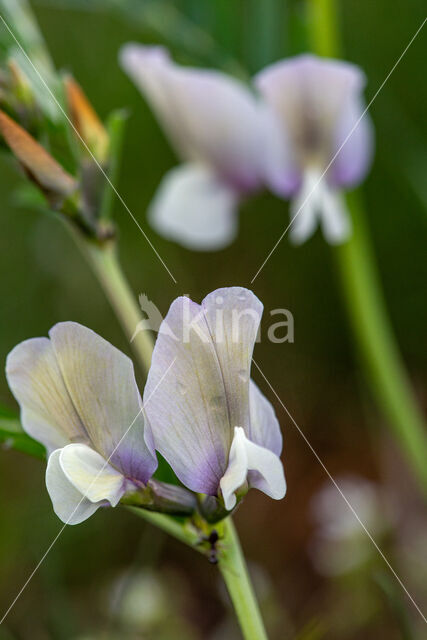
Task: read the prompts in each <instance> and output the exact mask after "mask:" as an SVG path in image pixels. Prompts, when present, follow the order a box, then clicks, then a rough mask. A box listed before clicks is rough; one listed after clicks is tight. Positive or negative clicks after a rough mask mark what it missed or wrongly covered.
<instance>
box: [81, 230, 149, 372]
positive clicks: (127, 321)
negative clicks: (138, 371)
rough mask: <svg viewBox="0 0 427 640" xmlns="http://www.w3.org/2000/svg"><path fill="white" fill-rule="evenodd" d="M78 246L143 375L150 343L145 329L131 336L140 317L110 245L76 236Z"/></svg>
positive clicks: (112, 245) (147, 360)
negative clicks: (107, 301) (118, 322)
mask: <svg viewBox="0 0 427 640" xmlns="http://www.w3.org/2000/svg"><path fill="white" fill-rule="evenodd" d="M78 244H79V245H80V247H81V248H82V250H83V253H84V255H85V256H86V257H87V259H88V261H89V264H90V265H91V267H92V269H93V270H94V272H95V275H96V276H97V278H98V280H99V282H100V284H101V286H102V288H103V290H104V293H105V295H106V296H107V298H108V300H109V301H110V304H111V306H112V307H113V309H114V311H115V313H116V316H117V318H118V319H119V321H120V323H121V325H122V327H123V330H124V332H125V334H126V336H127V338H128V339H129V341H131V344H132V347H133V350H134V352H135V355H136V356H137V358H138V361H139V364H140V365H141V367H142V369H143V371H144V372H145V373H146V374H147V373H148V370H149V368H150V364H151V355H152V352H153V340H152V338H151V335H150V334H149V333H148V332H147V331H146V330H142V331H138V332H136V334H135V331H136V329H137V326H138V323H139V322H141V320H142V315H141V311H140V309H139V307H138V304H137V302H136V300H135V297H134V295H133V292H132V290H131V288H130V286H129V283H128V281H127V280H126V278H125V276H124V274H123V271H122V269H121V266H120V263H119V260H118V257H117V251H116V247H115V245H114V243H106V244H103V245H100V244H98V243H96V242H94V241H91V240H88V239H86V238H84V237H82V236H81V235H79V236H78Z"/></svg>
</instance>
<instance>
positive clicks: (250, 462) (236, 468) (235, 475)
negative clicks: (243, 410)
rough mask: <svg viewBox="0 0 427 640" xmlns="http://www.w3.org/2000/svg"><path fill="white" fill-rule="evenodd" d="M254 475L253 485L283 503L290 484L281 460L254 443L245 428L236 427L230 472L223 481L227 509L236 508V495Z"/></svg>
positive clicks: (229, 466) (230, 459)
mask: <svg viewBox="0 0 427 640" xmlns="http://www.w3.org/2000/svg"><path fill="white" fill-rule="evenodd" d="M250 472H252V474H253V480H251V479H250V484H251V485H252V486H254V487H256V488H258V489H260V490H261V491H263V492H264V493H265V494H266V495H268V496H270V497H271V498H274V499H275V500H280V499H281V498H283V497H284V495H285V493H286V481H285V476H284V472H283V465H282V463H281V460H280V458H279V457H278V456H277V455H276V454H275V453H273V452H272V451H270V450H269V449H265V448H264V447H260V446H259V445H257V444H255V443H253V442H251V441H250V440H248V438H247V437H246V435H245V431H244V429H243V428H242V427H235V429H234V438H233V443H232V445H231V449H230V457H229V463H228V467H227V470H226V472H225V474H224V475H223V477H222V478H221V481H220V487H221V491H222V495H223V498H224V504H225V508H226V509H228V510H231V509H233V508H234V506H235V504H236V495H235V492H236V491H237V490H238V489H239V488H240V487H241V486H242V485H243V484H244V483H245V482H246V479H247V478H248V474H249V473H250Z"/></svg>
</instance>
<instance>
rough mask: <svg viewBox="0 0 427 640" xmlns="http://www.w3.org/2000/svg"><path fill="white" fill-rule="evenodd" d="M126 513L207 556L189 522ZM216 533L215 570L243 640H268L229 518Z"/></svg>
mask: <svg viewBox="0 0 427 640" xmlns="http://www.w3.org/2000/svg"><path fill="white" fill-rule="evenodd" d="M128 509H129V511H132V513H134V514H135V515H137V516H139V517H140V518H143V519H144V520H146V521H147V522H149V523H150V524H153V525H154V526H156V527H159V528H160V529H162V530H163V531H165V532H166V533H168V534H170V535H171V536H173V537H174V538H177V539H178V540H180V541H181V542H184V543H185V544H187V545H189V546H190V547H192V548H193V549H195V550H196V551H199V552H200V553H205V554H206V553H207V552H209V550H210V549H209V547H207V546H206V545H203V544H201V542H202V538H201V535H202V532H200V533H199V532H198V530H197V528H196V527H195V526H191V524H188V522H184V523H182V522H181V521H180V520H177V519H176V518H171V517H170V516H167V515H164V514H161V513H153V512H151V511H146V510H145V509H138V508H135V507H128ZM215 529H216V530H217V531H218V534H219V537H220V538H219V542H218V543H217V544H218V568H219V570H220V572H221V575H222V577H223V579H224V582H225V584H226V585H227V589H228V593H229V594H230V598H231V601H232V603H233V606H234V609H235V611H236V615H237V619H238V621H239V624H240V628H241V630H242V634H243V637H244V638H245V640H267V634H266V631H265V628H264V623H263V621H262V618H261V613H260V611H259V607H258V603H257V600H256V598H255V594H254V590H253V588H252V584H251V580H250V577H249V573H248V569H247V567H246V562H245V558H244V555H243V552H242V549H241V546H240V541H239V538H238V535H237V531H236V529H235V527H234V524H233V520H232V519H231V517H228V518H227V519H226V520H222V521H221V522H219V523H217V524H216V525H215Z"/></svg>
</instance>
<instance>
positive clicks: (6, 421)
mask: <svg viewBox="0 0 427 640" xmlns="http://www.w3.org/2000/svg"><path fill="white" fill-rule="evenodd" d="M0 448H1V449H3V450H5V449H6V450H7V449H14V450H16V451H21V452H22V453H27V454H28V455H31V456H34V457H35V458H40V459H42V460H43V459H44V458H45V457H46V450H45V448H44V447H43V446H42V445H41V444H40V443H39V442H37V441H36V440H33V438H30V436H29V435H27V434H26V433H25V431H23V429H22V427H21V423H20V421H19V418H18V417H17V415H16V414H15V413H13V412H12V411H10V410H9V409H5V408H4V407H0Z"/></svg>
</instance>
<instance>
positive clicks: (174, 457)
mask: <svg viewBox="0 0 427 640" xmlns="http://www.w3.org/2000/svg"><path fill="white" fill-rule="evenodd" d="M262 309H263V307H262V304H261V302H260V301H259V300H258V298H257V297H256V296H255V295H254V294H253V293H252V292H251V291H248V290H247V289H243V288H241V287H231V288H226V289H218V290H216V291H214V292H213V293H211V294H209V295H208V296H207V297H206V298H205V299H204V300H203V302H202V304H201V305H198V304H196V303H195V302H192V301H191V300H190V299H189V298H185V297H181V298H177V299H176V300H175V301H174V302H173V304H172V305H171V307H170V309H169V312H168V314H167V316H166V318H165V320H164V321H163V323H162V326H161V328H160V332H159V335H158V338H157V342H156V346H155V348H154V353H153V359H152V364H151V369H150V372H149V375H148V379H147V384H146V387H145V391H144V398H145V397H146V396H151V394H152V392H153V390H154V389H156V388H157V391H156V393H155V394H154V395H153V396H152V398H151V400H150V403H149V404H148V405H147V407H146V411H147V417H148V420H149V422H150V425H151V428H152V431H153V436H154V442H155V446H156V449H157V450H158V451H160V453H161V454H162V455H163V456H164V457H165V458H166V460H167V461H168V462H169V464H170V465H171V467H172V468H173V470H174V471H175V473H176V475H177V476H178V478H179V479H180V480H181V482H182V483H183V484H184V485H185V486H187V487H188V488H189V489H191V490H193V491H197V492H199V493H204V494H208V495H210V496H218V495H219V496H220V495H221V494H222V498H223V500H224V504H225V507H226V509H228V510H230V509H232V508H233V507H234V506H235V504H236V492H238V494H239V495H240V492H243V493H244V492H246V490H247V487H248V486H252V487H256V488H258V489H260V490H261V491H263V492H264V493H266V494H267V495H269V496H271V497H272V498H275V499H280V498H283V496H284V495H285V491H286V483H285V477H284V473H283V466H282V463H281V460H280V457H279V456H280V453H281V450H282V436H281V432H280V427H279V424H278V421H277V418H276V416H275V413H274V409H273V407H272V405H271V404H270V402H269V401H268V400H267V399H266V398H265V397H264V395H263V394H262V393H261V391H260V390H259V389H258V387H257V386H256V385H255V383H254V382H253V381H252V380H251V379H250V369H251V360H252V351H253V347H254V343H255V340H256V336H257V332H258V328H259V323H260V320H261V315H262ZM171 362H174V365H173V375H170V376H166V377H165V378H164V380H163V381H162V384H159V382H160V380H162V376H163V374H164V371H165V370H166V369H167V367H168V366H170V363H171Z"/></svg>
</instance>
